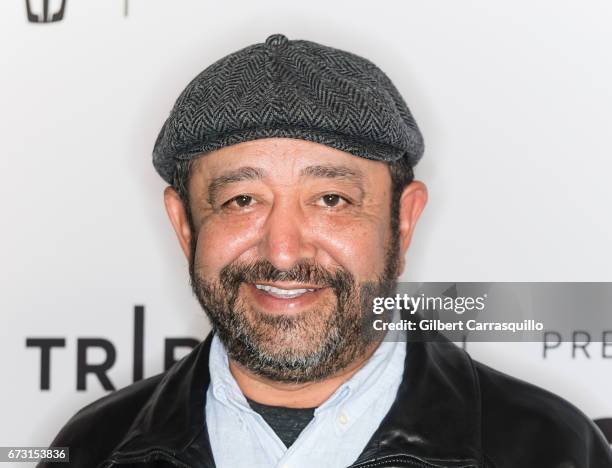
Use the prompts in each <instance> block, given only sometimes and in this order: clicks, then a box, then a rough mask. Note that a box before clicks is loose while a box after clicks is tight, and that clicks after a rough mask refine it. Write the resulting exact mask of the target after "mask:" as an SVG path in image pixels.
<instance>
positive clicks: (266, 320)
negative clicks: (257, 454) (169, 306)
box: [189, 245, 398, 383]
mask: <svg viewBox="0 0 612 468" xmlns="http://www.w3.org/2000/svg"><path fill="white" fill-rule="evenodd" d="M191 258H192V259H194V258H196V257H195V245H192V256H191ZM385 260H386V261H385V268H384V272H383V274H382V275H381V276H380V277H379V278H378V279H377V281H375V282H369V283H361V284H359V285H357V284H356V282H355V279H354V277H353V275H352V274H351V273H350V272H348V271H346V270H345V269H343V268H337V269H336V270H335V271H331V272H330V271H328V270H325V269H323V268H321V267H320V266H318V265H316V264H314V263H311V262H301V263H299V264H297V265H295V266H294V268H292V269H291V270H288V271H281V270H277V269H276V268H275V267H274V266H273V265H272V264H271V263H270V262H268V261H267V260H259V261H257V262H254V263H250V264H237V263H233V264H230V265H228V266H226V267H224V268H223V269H222V270H221V273H220V275H219V280H215V281H207V280H205V279H204V278H202V277H201V276H200V275H199V274H198V271H197V268H196V266H195V264H194V262H193V260H192V262H191V263H190V268H189V270H190V277H191V286H192V289H193V292H194V295H195V296H196V297H197V299H198V301H199V302H200V304H201V306H202V308H203V310H204V311H205V312H206V314H207V316H208V318H209V319H210V321H211V324H212V328H213V330H214V331H215V333H217V334H218V336H219V338H220V339H221V341H222V343H223V344H224V346H225V349H226V351H227V353H228V355H229V357H230V358H231V359H233V360H234V361H235V362H237V363H238V364H240V365H241V366H243V367H244V368H246V369H247V370H249V371H250V372H252V373H254V374H255V375H259V376H262V377H265V378H267V379H270V380H273V381H278V382H293V383H299V382H314V381H319V380H323V379H326V378H328V377H330V376H332V375H334V374H337V373H338V372H340V371H341V370H343V369H345V368H347V367H348V366H349V365H350V364H351V363H353V362H355V361H357V360H359V359H360V358H361V357H363V356H364V355H365V354H367V352H368V350H369V349H371V348H372V346H373V345H374V343H375V342H380V341H381V340H382V338H383V337H384V333H382V332H376V331H375V330H374V328H373V326H372V322H373V319H374V315H373V312H372V309H373V307H372V304H373V299H374V297H382V296H391V295H393V294H394V291H395V288H396V280H395V272H396V269H397V261H398V256H397V249H395V248H393V246H392V248H389V249H388V251H387V255H386V259H385ZM264 281H297V282H304V283H309V284H316V285H318V286H320V287H328V288H329V289H330V291H333V299H331V300H330V299H328V300H325V301H319V302H323V304H318V305H317V308H316V309H315V308H311V309H307V310H304V311H302V312H300V313H299V314H296V315H291V316H287V315H270V314H266V313H262V312H260V311H257V310H255V309H254V308H253V307H250V306H249V304H247V303H245V301H244V299H243V296H242V295H241V294H240V287H241V285H242V284H243V283H257V282H264ZM327 296H329V294H328V295H327ZM377 318H380V317H377Z"/></svg>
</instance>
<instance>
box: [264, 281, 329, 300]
mask: <svg viewBox="0 0 612 468" xmlns="http://www.w3.org/2000/svg"><path fill="white" fill-rule="evenodd" d="M255 287H256V288H257V289H259V290H260V291H265V292H266V293H267V294H269V295H271V296H274V297H277V298H279V299H293V298H294V297H299V296H301V295H302V294H306V293H308V292H314V291H315V290H316V289H317V288H286V289H285V288H278V287H276V286H272V285H269V284H257V283H256V284H255Z"/></svg>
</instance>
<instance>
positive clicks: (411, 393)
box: [53, 34, 612, 468]
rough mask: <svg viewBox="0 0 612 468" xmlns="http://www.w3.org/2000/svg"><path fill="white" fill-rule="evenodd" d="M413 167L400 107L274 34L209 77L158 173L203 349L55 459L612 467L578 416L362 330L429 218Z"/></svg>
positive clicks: (511, 383) (562, 405)
mask: <svg viewBox="0 0 612 468" xmlns="http://www.w3.org/2000/svg"><path fill="white" fill-rule="evenodd" d="M422 154H423V140H422V137H421V134H420V131H419V129H418V127H417V125H416V123H415V121H414V120H413V117H412V115H411V113H410V111H409V110H408V107H407V106H406V103H405V102H404V100H403V98H402V97H401V96H400V94H399V92H398V91H397V89H396V88H395V87H394V85H393V84H392V82H391V81H390V80H389V78H388V77H387V76H386V75H385V74H384V73H383V72H382V71H381V70H380V69H379V68H378V67H376V66H375V65H374V64H373V63H371V62H369V61H368V60H366V59H363V58H361V57H359V56H356V55H353V54H349V53H347V52H343V51H340V50H337V49H333V48H331V47H326V46H322V45H319V44H316V43H313V42H308V41H298V40H295V41H290V40H288V39H287V38H286V37H285V36H282V35H279V34H277V35H273V36H270V37H269V38H268V39H267V40H266V41H265V43H263V44H255V45H253V46H250V47H247V48H245V49H242V50H239V51H237V52H235V53H233V54H230V55H229V56H227V57H224V58H222V59H221V60H219V61H217V62H215V63H214V64H213V65H211V66H210V67H208V68H207V69H206V70H204V71H203V72H202V73H201V74H200V75H198V76H197V77H196V78H195V79H194V80H193V81H192V82H191V83H190V84H189V85H188V86H187V88H186V89H185V90H184V91H183V93H182V94H181V95H180V97H179V98H178V100H177V101H176V104H175V106H174V108H173V109H172V111H171V113H170V116H169V117H168V119H167V120H166V122H165V124H164V126H163V128H162V130H161V132H160V134H159V137H158V139H157V141H156V144H155V149H154V153H153V162H154V165H155V168H156V169H157V171H158V172H159V174H160V175H161V176H162V177H163V178H164V180H166V181H167V182H168V183H169V184H170V185H169V186H168V187H167V188H166V190H165V192H164V201H165V207H166V210H167V213H168V216H169V219H170V222H171V224H172V226H173V228H174V230H175V232H176V235H177V238H178V241H179V243H180V246H181V248H182V250H183V252H184V254H185V257H186V258H187V260H188V263H189V272H190V277H191V286H192V289H193V292H194V294H195V296H196V297H197V299H198V301H199V302H200V304H201V306H202V308H203V309H204V311H205V312H206V314H207V315H208V317H209V318H210V321H211V324H212V328H213V332H212V333H211V335H210V336H209V337H208V338H207V339H206V340H205V341H203V342H202V343H201V344H200V345H198V346H197V347H196V348H195V349H194V350H193V351H192V352H191V353H190V354H189V355H188V356H186V357H185V358H184V359H183V360H181V361H180V362H178V363H176V364H175V365H174V366H173V367H172V368H171V369H170V370H169V371H167V372H166V373H164V374H161V375H158V376H154V377H151V378H149V379H146V380H144V381H141V382H138V383H136V384H133V385H131V386H129V387H126V388H124V389H122V390H120V391H118V392H115V393H113V394H111V395H109V396H108V397H106V398H103V399H101V400H99V401H97V402H94V403H93V404H91V405H89V406H87V407H85V408H83V409H82V410H81V411H80V412H79V413H77V415H75V416H74V417H73V419H72V420H71V421H70V422H69V423H68V424H67V425H66V426H65V427H64V429H63V430H62V431H61V432H60V434H59V435H58V437H57V438H56V440H55V441H54V443H53V445H54V446H68V447H70V449H71V453H70V456H71V465H72V466H79V467H124V468H126V467H173V466H174V467H213V466H218V467H229V468H236V467H253V468H263V467H279V468H282V467H286V468H303V467H332V468H336V467H338V468H342V467H348V466H351V467H355V468H357V467H360V468H361V467H363V468H365V467H415V466H420V467H465V468H468V467H508V468H510V467H512V468H517V467H521V468H530V467H533V468H536V467H537V468H547V467H550V468H552V467H556V468H562V467H565V468H569V467H593V468H604V467H610V466H612V456H611V455H610V451H609V448H608V447H607V445H606V443H605V441H604V439H603V437H602V436H601V434H600V433H599V432H598V431H597V429H596V428H595V427H594V426H593V424H591V423H590V421H588V420H587V419H586V417H585V416H584V415H583V414H582V413H580V412H579V411H578V410H577V409H575V408H574V407H573V406H571V405H570V404H569V403H567V402H565V401H563V400H561V399H560V398H558V397H556V396H554V395H552V394H550V393H548V392H545V391H544V390H541V389H539V388H536V387H534V386H531V385H529V384H527V383H524V382H521V381H519V380H516V379H513V378H512V377H509V376H506V375H504V374H501V373H499V372H497V371H495V370H493V369H490V368H488V367H486V366H484V365H482V364H480V363H477V362H474V361H472V360H471V359H470V357H469V356H468V355H467V354H466V353H465V352H464V351H462V350H461V349H459V348H457V347H456V346H454V345H453V344H452V343H449V342H445V341H443V340H433V341H429V342H428V341H423V340H416V341H408V340H406V339H405V338H406V336H405V335H401V334H397V335H396V336H394V337H393V339H391V337H389V336H388V335H384V333H383V332H376V331H375V330H374V328H373V327H372V326H371V325H372V324H371V318H372V317H371V315H370V312H368V311H371V309H372V307H371V306H372V301H373V298H374V297H382V296H390V295H392V294H393V293H394V291H395V287H396V281H397V279H398V277H399V276H400V275H401V273H402V272H403V271H404V268H405V263H404V256H405V253H406V251H407V249H408V246H409V244H410V241H411V237H412V234H413V232H414V229H415V225H416V223H417V220H418V219H419V216H420V215H421V212H422V211H423V209H424V207H425V204H426V201H427V190H426V188H425V186H424V185H423V183H421V182H419V181H416V180H414V179H413V172H412V168H413V166H414V165H415V164H416V163H417V161H418V160H419V159H420V157H421V156H422ZM385 338H387V339H385ZM402 338H403V339H402Z"/></svg>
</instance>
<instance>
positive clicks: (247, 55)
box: [153, 34, 424, 184]
mask: <svg viewBox="0 0 612 468" xmlns="http://www.w3.org/2000/svg"><path fill="white" fill-rule="evenodd" d="M268 137H285V138H299V139H303V140H308V141H313V142H315V143H322V144H325V145H328V146H331V147H333V148H336V149H339V150H342V151H346V152H348V153H351V154H353V155H355V156H360V157H363V158H367V159H373V160H378V161H396V160H398V159H400V158H406V160H407V161H408V162H409V164H410V165H411V166H413V165H414V164H416V163H417V162H418V160H419V159H420V158H421V156H422V154H423V148H424V147H423V137H422V135H421V132H420V131H419V128H418V127H417V124H416V122H415V121H414V119H413V117H412V114H411V113H410V110H409V109H408V106H407V105H406V103H405V102H404V99H403V98H402V96H401V95H400V93H399V92H398V90H397V89H396V88H395V86H394V85H393V83H392V82H391V80H390V79H389V78H388V77H387V75H385V74H384V73H383V71H382V70H380V69H379V68H378V67H377V66H376V65H374V64H373V63H372V62H370V61H369V60H366V59H365V58H363V57H360V56H358V55H355V54H352V53H349V52H345V51H342V50H338V49H334V48H332V47H327V46H324V45H321V44H317V43H315V42H310V41H305V40H289V39H287V38H286V37H285V36H284V35H282V34H273V35H271V36H269V37H268V38H267V39H266V41H265V42H264V43H260V44H254V45H251V46H249V47H245V48H244V49H241V50H238V51H236V52H234V53H232V54H230V55H227V56H226V57H223V58H222V59H220V60H218V61H217V62H215V63H213V64H212V65H210V66H209V67H208V68H206V69H205V70H204V71H203V72H201V73H200V74H199V75H198V76H196V77H195V78H194V79H193V80H192V81H191V82H190V83H189V84H188V85H187V87H186V88H185V89H184V90H183V92H182V93H181V94H180V96H179V97H178V99H177V101H176V103H175V104H174V107H173V108H172V111H171V112H170V115H169V116H168V118H167V120H166V122H165V123H164V125H163V127H162V129H161V131H160V132H159V135H158V137H157V140H156V142H155V147H154V149H153V165H154V166H155V169H156V170H157V172H158V173H159V174H160V175H161V176H162V178H163V179H164V180H165V181H166V182H168V183H170V184H172V183H173V177H174V171H175V165H176V162H177V161H178V160H181V159H183V160H187V159H192V158H195V157H197V156H200V155H202V154H204V153H207V152H209V151H213V150H216V149H219V148H222V147H225V146H229V145H233V144H237V143H241V142H244V141H248V140H255V139H258V138H268Z"/></svg>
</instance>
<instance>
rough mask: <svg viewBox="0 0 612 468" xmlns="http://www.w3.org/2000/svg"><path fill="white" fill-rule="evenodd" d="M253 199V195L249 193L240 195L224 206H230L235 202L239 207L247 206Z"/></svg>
mask: <svg viewBox="0 0 612 468" xmlns="http://www.w3.org/2000/svg"><path fill="white" fill-rule="evenodd" d="M252 201H253V197H250V196H249V195H238V196H237V197H234V198H232V199H231V200H228V201H226V202H225V203H224V204H223V206H230V205H231V204H235V205H236V206H237V207H239V208H245V207H247V206H249V205H250V204H251V202H252Z"/></svg>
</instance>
